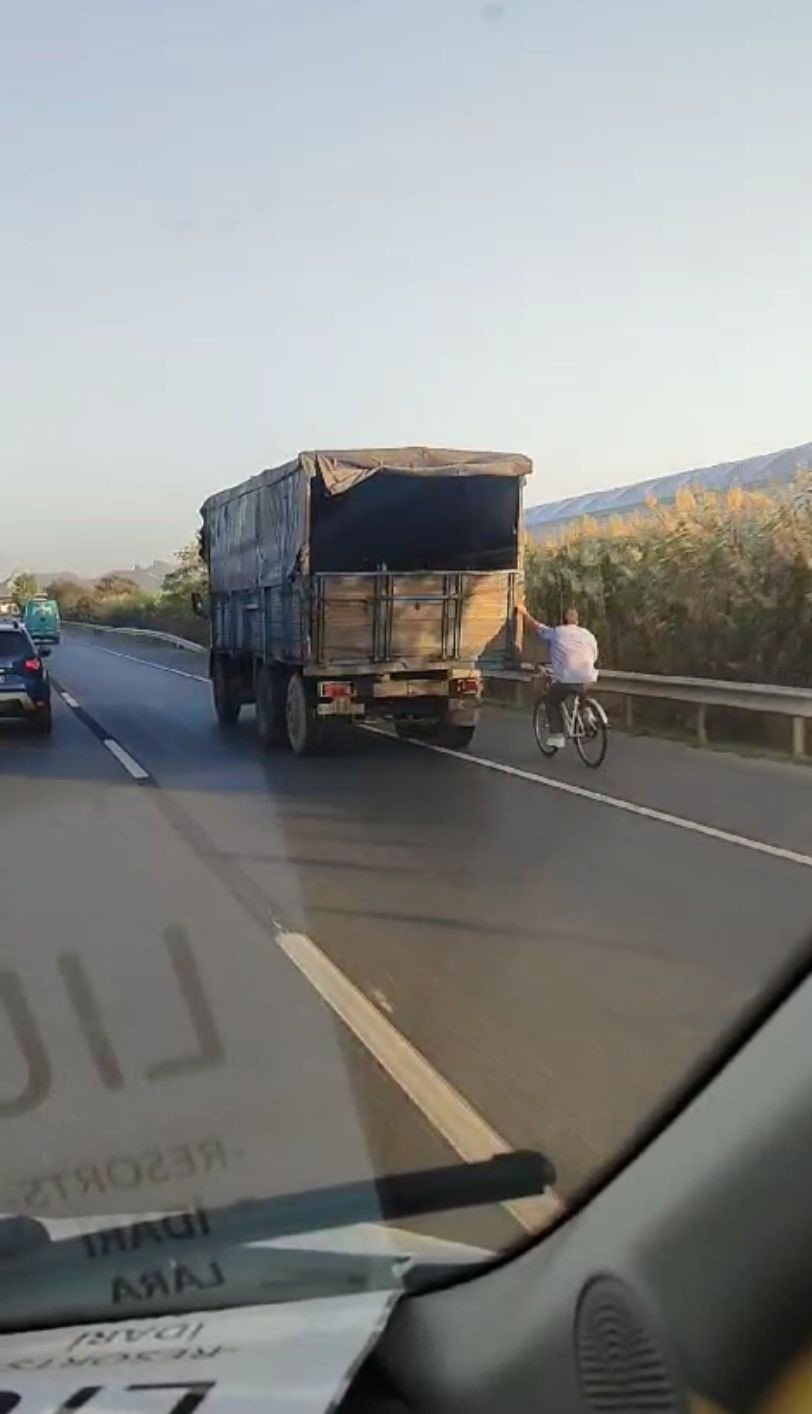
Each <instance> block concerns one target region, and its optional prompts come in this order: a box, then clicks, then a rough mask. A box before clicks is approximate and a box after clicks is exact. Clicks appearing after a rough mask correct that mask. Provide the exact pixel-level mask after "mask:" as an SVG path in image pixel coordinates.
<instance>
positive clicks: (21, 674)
mask: <svg viewBox="0 0 812 1414" xmlns="http://www.w3.org/2000/svg"><path fill="white" fill-rule="evenodd" d="M49 651H50V650H49V649H46V648H37V647H36V646H35V644H34V640H33V639H32V637H31V635H30V633H29V632H28V629H27V628H26V627H25V624H23V623H21V622H20V621H19V620H18V619H8V620H2V619H0V718H2V717H18V718H20V717H21V718H25V719H26V720H27V721H28V722H29V723H30V725H31V727H32V729H33V730H34V731H35V732H41V733H42V734H43V735H49V734H50V731H51V727H52V714H51V684H50V681H49V678H48V670H47V668H46V666H45V662H44V658H45V657H46V656H47V654H48V652H49Z"/></svg>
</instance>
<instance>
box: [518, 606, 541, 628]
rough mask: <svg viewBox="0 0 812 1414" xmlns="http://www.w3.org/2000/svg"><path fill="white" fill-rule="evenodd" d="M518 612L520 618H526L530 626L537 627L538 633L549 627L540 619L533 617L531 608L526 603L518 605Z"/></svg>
mask: <svg viewBox="0 0 812 1414" xmlns="http://www.w3.org/2000/svg"><path fill="white" fill-rule="evenodd" d="M516 613H517V614H518V615H519V618H521V619H524V622H525V623H526V624H528V625H529V627H530V628H532V629H535V631H536V633H543V632H544V631H545V629H546V628H547V625H546V624H543V623H542V622H541V620H540V619H534V618H533V615H532V614H531V613H530V610H529V609H528V608H527V607H526V606H525V605H524V604H517V605H516Z"/></svg>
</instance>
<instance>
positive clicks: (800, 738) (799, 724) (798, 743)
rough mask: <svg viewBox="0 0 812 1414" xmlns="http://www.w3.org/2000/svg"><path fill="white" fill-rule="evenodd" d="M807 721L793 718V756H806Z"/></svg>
mask: <svg viewBox="0 0 812 1414" xmlns="http://www.w3.org/2000/svg"><path fill="white" fill-rule="evenodd" d="M805 738H806V720H805V718H804V717H793V719H792V754H793V756H805V755H806V740H805Z"/></svg>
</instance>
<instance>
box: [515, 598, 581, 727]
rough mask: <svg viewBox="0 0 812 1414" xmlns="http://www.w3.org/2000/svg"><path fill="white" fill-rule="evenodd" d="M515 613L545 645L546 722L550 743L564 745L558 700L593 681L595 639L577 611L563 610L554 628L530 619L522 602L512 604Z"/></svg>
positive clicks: (530, 616)
mask: <svg viewBox="0 0 812 1414" xmlns="http://www.w3.org/2000/svg"><path fill="white" fill-rule="evenodd" d="M516 613H517V614H519V615H520V617H521V618H522V619H523V620H524V622H525V623H526V624H527V625H528V626H529V627H530V628H531V629H533V630H534V632H535V633H537V634H538V636H539V638H541V639H543V640H544V642H545V643H547V644H549V648H550V668H551V670H552V674H553V680H552V682H551V683H550V686H549V688H548V689H547V711H548V714H549V721H550V735H549V737H548V738H547V741H548V743H549V745H550V746H555V747H561V746H564V745H565V739H564V719H563V717H562V715H561V703H562V702H564V701H565V700H566V698H568V697H569V696H571V694H572V693H573V692H584V691H585V690H586V688H587V686H588V684H589V683H593V682H597V680H598V670H597V668H596V667H595V664H596V662H597V660H598V641H597V639H596V638H595V635H594V634H593V633H590V632H589V629H588V628H582V627H581V625H580V624H579V622H578V610H577V609H567V610H566V612H565V614H564V622H563V623H562V624H558V626H557V627H556V628H551V627H550V625H549V624H543V623H541V622H540V621H539V620H538V619H534V618H533V615H532V614H531V613H530V611H529V610H528V609H527V608H526V607H525V605H524V604H517V605H516Z"/></svg>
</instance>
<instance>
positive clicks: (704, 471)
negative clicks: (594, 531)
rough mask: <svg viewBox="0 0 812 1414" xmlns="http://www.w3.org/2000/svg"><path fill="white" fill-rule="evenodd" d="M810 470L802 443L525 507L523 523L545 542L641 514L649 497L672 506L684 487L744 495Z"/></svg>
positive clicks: (811, 456)
mask: <svg viewBox="0 0 812 1414" xmlns="http://www.w3.org/2000/svg"><path fill="white" fill-rule="evenodd" d="M809 468H812V442H804V443H803V444H802V445H801V446H800V447H785V448H784V449H783V450H782V451H780V452H768V453H766V454H764V455H761V456H757V457H746V458H744V460H742V461H735V462H719V463H718V464H717V465H716V466H703V467H696V468H694V469H693V470H692V471H677V472H673V473H671V475H669V476H658V477H652V478H651V479H649V480H646V481H637V482H635V483H634V485H632V486H617V487H614V488H613V489H612V490H610V491H588V492H586V494H585V495H582V496H568V497H567V498H566V500H563V501H548V502H546V503H545V504H544V505H541V506H531V507H529V508H528V509H527V510H526V511H525V516H524V523H525V526H526V527H527V530H528V532H529V533H530V535H531V536H532V537H533V539H534V540H548V539H549V538H550V537H551V536H554V535H557V534H558V532H559V531H560V530H563V529H564V528H565V527H566V526H567V525H571V524H572V523H573V522H575V521H579V520H583V518H584V517H585V516H588V517H589V518H590V519H591V520H597V521H605V520H609V519H611V518H612V517H613V516H620V517H621V518H622V517H623V516H627V515H632V514H634V513H635V512H639V511H644V510H645V508H646V502H647V501H649V500H650V499H651V498H652V497H653V498H654V499H655V500H656V501H657V504H658V505H661V506H663V505H666V506H667V505H671V504H673V501H674V499H675V497H676V494H677V492H678V491H679V490H680V488H681V487H684V486H688V487H690V486H704V487H706V488H707V489H708V490H709V491H727V490H728V489H729V488H730V487H731V486H741V487H742V488H743V489H744V490H747V491H756V490H768V489H770V488H771V487H776V488H777V487H779V486H786V485H788V484H789V483H790V482H791V481H793V480H794V478H795V477H796V476H797V474H798V472H799V471H805V470H807V469H809Z"/></svg>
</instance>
